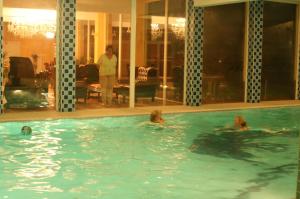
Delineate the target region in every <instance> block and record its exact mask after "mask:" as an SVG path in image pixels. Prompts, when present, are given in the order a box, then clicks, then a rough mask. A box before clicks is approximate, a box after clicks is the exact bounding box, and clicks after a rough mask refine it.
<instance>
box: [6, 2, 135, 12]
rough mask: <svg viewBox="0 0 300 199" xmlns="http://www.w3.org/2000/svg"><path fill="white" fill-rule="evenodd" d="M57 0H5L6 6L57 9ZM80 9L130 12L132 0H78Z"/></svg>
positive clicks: (78, 8)
mask: <svg viewBox="0 0 300 199" xmlns="http://www.w3.org/2000/svg"><path fill="white" fill-rule="evenodd" d="M56 2H57V1H56V0H3V4H4V6H5V7H12V8H39V9H55V8H56ZM77 10H78V11H88V12H108V13H128V14H129V13H130V0H77Z"/></svg>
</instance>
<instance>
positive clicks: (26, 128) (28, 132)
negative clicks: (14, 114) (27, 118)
mask: <svg viewBox="0 0 300 199" xmlns="http://www.w3.org/2000/svg"><path fill="white" fill-rule="evenodd" d="M21 133H22V134H23V135H31V133H32V129H31V127H30V126H23V127H22V129H21Z"/></svg>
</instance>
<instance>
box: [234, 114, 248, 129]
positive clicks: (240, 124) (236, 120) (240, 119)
mask: <svg viewBox="0 0 300 199" xmlns="http://www.w3.org/2000/svg"><path fill="white" fill-rule="evenodd" d="M234 126H235V127H238V128H239V127H246V126H247V122H246V121H245V120H244V118H243V117H242V116H236V117H235V118H234Z"/></svg>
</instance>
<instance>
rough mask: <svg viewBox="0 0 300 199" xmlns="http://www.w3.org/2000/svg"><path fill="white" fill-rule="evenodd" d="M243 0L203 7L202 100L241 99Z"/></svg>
mask: <svg viewBox="0 0 300 199" xmlns="http://www.w3.org/2000/svg"><path fill="white" fill-rule="evenodd" d="M244 33H245V4H244V3H239V4H230V5H222V6H214V7H207V8H205V10H204V46H203V47H204V69H203V102H204V103H224V102H242V101H243V100H244V87H245V86H244V85H245V81H244V78H243V72H244V61H243V60H244V41H245V37H244Z"/></svg>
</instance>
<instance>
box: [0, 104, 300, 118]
mask: <svg viewBox="0 0 300 199" xmlns="http://www.w3.org/2000/svg"><path fill="white" fill-rule="evenodd" d="M283 106H300V101H295V100H293V101H272V102H261V103H259V104H247V103H226V104H206V105H202V106H199V107H188V106H182V105H173V106H158V105H157V106H155V105H154V106H143V107H136V108H133V109H132V108H127V107H121V108H120V107H117V108H114V107H113V108H100V106H99V108H94V107H93V108H90V109H87V108H84V109H81V108H78V109H77V111H76V112H73V113H58V112H56V111H54V110H48V111H36V110H32V111H22V112H19V111H18V112H7V113H5V114H3V115H1V116H0V122H5V121H26V120H44V119H60V118H93V117H106V116H128V115H144V114H149V113H150V112H151V111H152V110H154V109H160V110H162V111H163V113H183V112H201V111H202V112H203V111H222V110H235V109H252V108H269V107H283Z"/></svg>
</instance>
